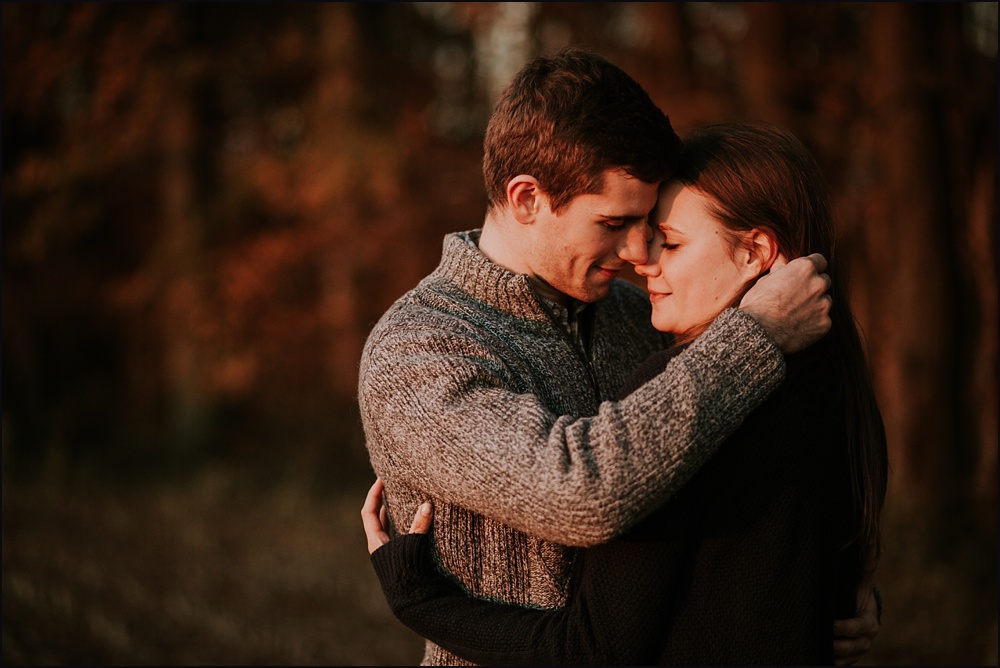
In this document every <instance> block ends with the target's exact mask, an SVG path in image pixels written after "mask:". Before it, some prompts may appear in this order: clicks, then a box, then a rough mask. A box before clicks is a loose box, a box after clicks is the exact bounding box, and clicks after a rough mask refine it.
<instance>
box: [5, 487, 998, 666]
mask: <svg viewBox="0 0 1000 668" xmlns="http://www.w3.org/2000/svg"><path fill="white" fill-rule="evenodd" d="M367 485H368V481H362V482H358V483H357V484H354V485H350V486H347V487H344V488H343V489H340V490H338V491H333V492H324V493H316V492H307V491H303V489H302V486H297V485H294V484H291V483H285V484H283V485H277V486H274V485H272V486H270V487H267V488H264V487H263V486H261V485H260V484H258V483H250V482H247V481H246V480H244V479H243V478H241V476H239V475H237V474H234V473H233V472H231V471H229V470H223V471H215V472H210V471H209V472H203V473H201V474H199V475H198V476H196V477H195V478H194V479H192V480H190V481H188V482H186V483H178V482H172V483H157V484H150V483H145V484H142V485H139V484H135V485H132V486H127V485H122V484H120V483H116V484H114V485H109V484H107V483H102V484H99V483H97V482H94V481H91V482H87V483H81V482H77V483H75V484H72V485H70V484H67V483H65V482H61V483H54V482H52V481H51V480H50V481H44V480H40V481H36V482H33V483H31V484H23V483H17V484H15V483H12V482H5V483H4V485H3V591H2V595H3V637H2V643H3V657H2V658H3V663H4V664H7V665H11V664H21V665H37V664H47V665H66V664H75V665H84V664H90V665H95V664H103V665H110V664H119V665H120V664H131V665H152V664H157V665H160V664H163V665H171V664H174V665H194V664H238V665H260V664H272V665H318V664H327V665H330V664H336V665H390V664H399V665H406V664H413V663H416V662H418V661H419V660H420V657H421V654H422V642H421V641H420V639H419V638H417V637H416V636H414V635H413V634H411V633H410V632H409V631H407V630H406V629H405V628H404V627H402V626H401V625H400V624H399V623H398V622H397V621H396V620H395V619H394V618H393V617H392V614H391V613H390V612H389V610H388V608H387V607H386V605H385V603H384V601H383V599H382V595H381V591H380V590H379V589H378V585H377V581H376V579H375V576H374V574H373V573H372V570H371V568H370V565H369V563H368V555H367V551H366V549H365V541H364V535H363V531H362V529H361V523H360V519H359V516H358V512H359V510H360V507H361V503H362V501H363V499H364V493H365V490H366V489H367ZM890 520H891V521H890V524H889V527H888V531H887V538H888V541H889V551H888V552H887V554H886V556H885V557H884V558H883V562H882V566H881V568H880V570H879V577H878V583H879V585H880V587H881V588H882V590H883V591H884V592H885V601H886V612H885V619H884V622H885V624H884V627H883V631H882V633H881V634H880V636H879V638H878V639H877V643H876V647H875V648H874V649H873V650H872V652H871V653H870V654H869V655H868V656H867V657H866V661H865V662H864V663H866V664H881V665H997V578H996V536H995V534H993V536H992V542H991V541H990V540H989V538H987V540H986V541H985V542H984V541H978V542H977V541H972V540H970V541H968V542H966V543H965V544H963V543H962V542H961V541H958V542H956V543H953V544H952V545H951V549H950V550H949V551H948V554H947V555H944V556H933V554H932V553H933V552H934V551H933V550H930V549H927V548H924V547H922V545H925V544H931V542H932V541H930V539H929V537H928V536H927V535H925V534H926V531H925V530H923V529H921V528H920V525H919V523H912V522H910V523H907V522H901V521H899V520H892V519H891V518H890ZM958 533H962V532H958Z"/></svg>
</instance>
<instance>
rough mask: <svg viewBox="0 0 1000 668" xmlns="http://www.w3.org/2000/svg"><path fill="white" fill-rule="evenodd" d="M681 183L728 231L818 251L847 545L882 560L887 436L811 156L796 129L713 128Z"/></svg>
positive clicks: (693, 150) (693, 148) (698, 141)
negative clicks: (848, 509)
mask: <svg viewBox="0 0 1000 668" xmlns="http://www.w3.org/2000/svg"><path fill="white" fill-rule="evenodd" d="M674 178H675V179H677V180H679V181H680V182H681V183H683V184H684V185H685V186H688V187H691V188H693V189H695V190H697V191H698V192H700V193H701V194H703V195H705V196H707V197H708V198H709V199H710V200H711V202H712V205H711V209H712V213H713V215H714V216H715V218H716V219H717V220H718V221H719V222H720V223H721V224H722V225H723V226H724V227H725V228H726V229H727V230H729V231H730V232H732V233H733V234H732V235H731V241H732V243H738V242H737V239H738V238H739V237H738V233H740V232H745V231H748V230H751V229H756V230H761V231H764V232H766V233H768V234H769V235H772V236H773V237H774V239H775V240H776V241H777V245H778V248H779V250H780V251H781V253H782V254H784V255H785V256H786V257H787V258H789V259H792V258H796V257H801V256H804V255H809V254H811V253H821V254H823V256H824V257H826V258H827V261H828V266H827V273H828V274H829V276H830V278H831V280H832V282H833V286H832V288H831V296H832V298H833V305H832V307H831V311H830V317H831V319H832V320H833V327H832V329H831V330H830V333H829V334H828V335H827V336H828V337H830V344H831V345H832V347H833V350H834V354H835V356H836V359H837V364H838V365H839V367H840V372H841V373H840V374H839V377H840V386H839V388H838V391H839V393H840V398H841V399H842V401H843V405H844V406H845V407H846V420H847V422H846V426H847V440H848V443H847V445H848V453H849V457H850V463H851V467H850V468H851V482H852V495H851V496H852V499H853V505H854V508H853V511H854V518H855V523H854V527H855V531H854V532H853V534H852V535H849V536H846V537H845V539H844V544H843V545H842V547H844V548H850V549H853V550H856V551H857V553H858V556H859V557H860V558H861V559H862V560H863V559H865V557H866V556H868V555H872V554H874V555H875V556H876V557H877V556H878V555H879V554H880V553H881V549H882V535H881V525H880V517H881V511H882V504H883V502H884V500H885V492H886V484H887V479H888V454H887V450H886V441H885V430H884V427H883V423H882V418H881V414H880V413H879V409H878V405H877V403H876V400H875V392H874V388H873V387H872V381H871V375H870V372H869V369H868V362H867V359H866V355H865V349H864V346H863V344H862V338H861V335H860V333H859V328H858V325H857V323H856V321H855V319H854V315H853V314H852V312H851V308H850V304H849V302H848V292H847V277H846V275H845V269H844V267H843V266H842V263H841V262H840V261H839V260H838V258H837V257H836V254H835V243H834V242H835V230H834V217H833V209H832V206H831V203H830V195H829V188H828V186H827V183H826V180H825V179H824V178H823V174H822V171H821V170H820V168H819V165H818V164H817V163H816V161H815V160H814V159H813V157H812V155H811V154H810V152H809V150H808V149H807V148H806V147H805V146H804V145H803V144H802V142H801V141H799V140H798V139H797V138H796V137H795V136H794V135H793V134H792V133H791V132H789V131H787V130H785V129H783V128H781V127H778V126H774V125H770V124H764V123H738V124H737V123H731V124H718V125H711V126H708V127H705V128H702V129H701V130H698V131H696V132H694V133H692V134H691V135H690V136H688V137H687V138H685V139H684V143H683V147H682V149H681V156H680V162H679V165H678V169H677V172H676V173H675V175H674Z"/></svg>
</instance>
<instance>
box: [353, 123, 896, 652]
mask: <svg viewBox="0 0 1000 668" xmlns="http://www.w3.org/2000/svg"><path fill="white" fill-rule="evenodd" d="M650 223H651V225H652V226H653V227H654V230H653V238H652V241H651V242H650V253H649V258H648V261H647V263H646V264H644V265H642V266H639V267H637V268H636V271H637V272H638V273H639V275H641V276H643V277H645V278H646V281H647V288H648V290H649V293H650V301H651V302H652V307H653V314H652V322H653V325H654V326H655V327H656V328H657V329H660V330H662V331H667V332H672V333H673V334H674V335H675V339H676V345H675V346H674V347H673V348H671V349H670V350H666V351H663V352H662V353H659V354H657V355H654V356H653V357H652V358H650V359H649V360H647V362H646V363H645V364H644V365H643V366H642V367H641V368H640V369H638V370H637V371H636V374H635V376H634V377H633V379H632V381H631V382H630V383H627V385H626V387H625V388H623V390H622V393H623V395H624V394H627V393H628V392H629V391H631V390H633V389H635V388H636V387H638V386H640V385H641V384H642V383H643V382H644V381H645V380H646V379H648V378H651V377H653V376H654V375H656V374H658V373H659V372H660V371H662V370H663V369H664V367H665V366H666V363H667V361H668V360H669V359H670V358H671V357H672V356H674V355H676V354H677V353H678V352H679V350H681V349H682V348H683V346H685V345H686V344H687V343H689V342H690V341H691V340H693V339H694V338H696V337H697V336H698V335H699V334H700V333H701V332H702V331H704V330H705V328H707V326H708V325H709V323H711V322H712V320H713V319H714V318H715V317H716V316H717V315H718V314H719V313H721V312H722V310H724V309H725V308H727V307H730V306H733V305H736V304H738V303H739V301H740V298H741V297H742V296H743V294H744V293H745V292H746V291H747V290H748V289H749V288H750V287H751V286H752V285H753V283H754V281H755V280H756V279H757V278H759V277H760V276H761V275H763V274H764V273H766V272H767V271H768V270H769V269H770V268H771V267H772V266H773V265H774V263H775V262H776V261H779V257H781V256H784V257H789V258H791V257H798V256H802V255H807V254H809V253H814V252H815V253H822V254H823V255H824V256H825V257H827V258H829V259H830V262H829V267H828V270H827V271H828V273H829V274H830V277H831V279H832V281H833V287H832V290H831V294H832V298H833V306H832V310H831V317H832V319H833V329H832V330H831V332H830V333H829V334H828V335H827V336H826V337H825V338H824V339H823V340H821V341H820V342H819V343H817V344H816V345H814V346H813V347H811V348H809V349H807V350H805V351H803V352H801V353H798V354H796V355H793V356H790V357H789V358H788V374H787V378H786V380H785V382H784V384H783V385H782V387H780V388H779V389H778V390H777V391H776V392H775V393H774V395H773V396H772V397H771V398H770V399H768V400H767V401H766V402H765V403H764V404H763V405H761V406H760V407H759V408H758V409H757V410H756V411H754V413H752V414H751V415H750V416H749V417H748V418H747V420H746V421H745V422H744V424H743V426H742V427H740V429H739V430H737V431H736V432H735V433H734V434H733V435H732V436H731V437H730V438H729V439H728V440H727V442H726V443H725V444H724V445H723V446H722V448H721V449H720V450H719V452H718V453H717V454H716V455H715V457H714V458H713V459H712V460H711V461H710V462H709V463H708V464H707V465H706V466H705V467H704V468H703V469H702V470H701V471H700V472H699V473H698V474H697V475H696V476H695V477H694V478H692V480H691V481H690V482H689V483H688V485H687V486H686V487H685V488H684V489H683V490H682V491H681V492H680V493H678V494H677V496H676V497H675V498H674V499H672V500H671V501H670V502H668V503H667V504H666V505H664V506H663V507H662V508H660V509H659V510H657V511H656V512H655V513H653V514H652V515H650V516H649V517H648V518H646V519H645V520H643V521H642V522H641V523H640V524H639V525H638V526H636V527H635V528H634V529H632V530H631V531H630V532H629V533H628V534H626V535H624V536H622V537H621V538H619V539H617V540H614V541H611V542H610V543H607V544H604V545H600V546H598V547H594V548H590V549H588V550H584V551H582V552H581V553H580V557H579V559H578V562H577V566H578V568H577V571H576V573H575V576H574V580H573V584H572V591H571V594H570V599H569V601H568V603H567V605H566V607H565V608H561V609H558V610H534V609H526V608H522V607H518V606H514V605H507V604H502V603H494V602H489V601H484V600H480V599H474V598H472V597H469V596H466V595H465V593H464V591H463V590H462V589H461V588H460V587H459V586H458V585H457V584H455V583H454V582H453V581H452V580H450V579H448V578H447V577H446V576H443V575H440V574H439V573H438V572H437V570H436V568H435V566H434V563H433V556H432V554H431V550H430V543H429V542H428V539H427V537H426V536H425V535H423V534H420V533H412V534H411V535H408V536H403V537H401V538H398V539H394V540H391V541H388V542H387V543H386V544H385V545H383V546H382V547H379V548H378V549H375V550H374V552H373V554H372V562H373V564H374V565H375V568H376V571H377V572H378V574H379V577H380V579H381V581H382V584H383V588H384V589H385V591H386V596H387V598H388V600H389V602H390V605H391V606H392V608H393V611H394V612H395V613H396V615H397V616H398V617H399V618H400V619H401V620H402V621H403V622H404V623H405V624H406V625H407V626H409V627H410V628H411V629H413V630H414V631H416V632H417V633H419V634H420V635H422V636H424V637H426V638H429V639H430V640H432V641H433V642H435V643H438V644H439V645H441V646H442V647H445V648H446V649H448V650H450V651H452V652H454V653H455V654H457V655H459V656H461V657H463V658H465V659H467V660H470V661H473V662H476V663H506V664H544V663H549V664H551V663H574V664H618V665H625V664H650V663H659V664H661V665H665V664H681V665H684V664H687V665H695V664H716V665H748V664H749V665H752V664H756V665H775V664H798V665H818V664H830V663H833V662H834V654H833V643H832V642H831V638H830V629H831V626H832V625H833V622H834V620H836V619H843V618H847V617H851V616H853V615H854V614H856V610H855V592H856V591H857V588H858V585H859V583H860V582H861V580H862V579H863V577H864V573H865V570H866V562H869V560H872V561H870V562H869V563H874V562H875V561H877V558H878V555H879V553H880V550H881V537H880V513H881V508H882V503H883V500H884V496H885V488H886V479H887V455H886V446H885V434H884V431H883V427H882V420H881V416H880V414H879V410H878V406H877V404H876V402H875V397H874V392H873V390H872V386H871V382H870V379H869V375H868V369H867V365H866V362H865V356H864V351H863V347H862V344H861V340H860V337H859V335H858V331H857V328H856V326H855V323H854V319H853V316H852V314H851V311H850V308H849V305H848V301H847V291H846V287H845V284H844V277H843V275H842V269H841V268H840V267H839V264H838V262H837V260H836V257H835V253H834V226H833V216H832V212H831V206H830V203H829V196H828V193H827V188H826V185H825V183H824V180H823V178H822V175H821V173H820V170H819V168H818V166H817V165H816V163H815V161H814V160H813V159H812V157H811V156H810V155H809V152H808V151H807V150H806V148H805V147H804V146H803V145H802V144H801V142H799V141H798V140H797V139H796V138H795V137H794V136H792V135H791V134H790V133H788V132H787V131H785V130H782V129H780V128H777V127H774V126H770V125H759V124H758V125H717V126H711V127H708V128H705V129H703V130H701V131H699V132H697V133H695V134H694V135H693V136H691V137H689V138H688V139H687V140H685V142H684V148H683V150H682V153H681V159H680V165H679V167H678V171H677V173H676V175H675V176H674V178H673V179H671V180H670V181H669V182H667V183H665V184H664V186H663V187H662V188H661V192H660V198H659V201H658V203H657V208H656V209H655V210H654V212H653V214H652V215H651V220H650ZM379 493H380V491H379V487H378V483H376V486H375V487H373V489H372V492H371V493H370V494H369V499H368V501H366V505H365V509H364V511H363V515H365V524H366V531H367V532H368V537H369V546H370V549H373V548H374V547H376V546H378V545H381V544H382V543H383V542H384V541H386V540H387V539H388V536H387V534H385V533H384V531H383V528H382V527H383V525H384V523H385V519H384V516H382V517H381V519H380V517H379V512H378V503H379ZM421 510H422V511H423V514H422V515H421V514H420V513H418V516H417V520H416V521H415V526H417V527H419V526H420V525H426V524H427V523H428V520H429V518H430V508H429V506H428V504H425V506H424V507H422V508H421Z"/></svg>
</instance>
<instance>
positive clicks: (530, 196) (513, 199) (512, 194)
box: [507, 174, 547, 225]
mask: <svg viewBox="0 0 1000 668" xmlns="http://www.w3.org/2000/svg"><path fill="white" fill-rule="evenodd" d="M546 203H547V200H546V199H545V193H544V192H542V188H541V186H540V185H539V183H538V179H536V178H535V177H533V176H528V175H527V174H519V175H517V176H515V177H514V178H512V179H511V180H510V181H508V182H507V204H508V206H509V207H510V211H511V213H512V214H513V215H514V218H515V219H516V220H517V222H519V223H521V224H522V225H530V224H532V223H533V222H535V218H536V217H537V216H538V214H539V213H540V211H541V208H542V207H543V206H545V205H546Z"/></svg>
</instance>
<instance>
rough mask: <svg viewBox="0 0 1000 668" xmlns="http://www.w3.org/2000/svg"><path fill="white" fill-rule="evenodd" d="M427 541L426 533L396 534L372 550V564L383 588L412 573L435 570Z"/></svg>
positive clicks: (408, 576)
mask: <svg viewBox="0 0 1000 668" xmlns="http://www.w3.org/2000/svg"><path fill="white" fill-rule="evenodd" d="M428 541H429V536H428V534H425V533H407V534H403V535H401V536H396V537H395V538H393V539H392V540H390V541H389V542H388V543H386V544H385V545H383V546H382V547H380V548H378V549H377V550H375V551H374V552H372V554H371V561H372V566H373V567H374V568H375V574H376V575H378V579H379V580H380V581H381V582H382V586H383V588H385V587H387V586H391V585H393V584H395V583H397V582H398V581H399V580H405V579H410V578H412V576H414V575H422V574H429V573H434V572H435V568H434V559H433V557H431V549H430V543H429V542H428Z"/></svg>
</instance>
